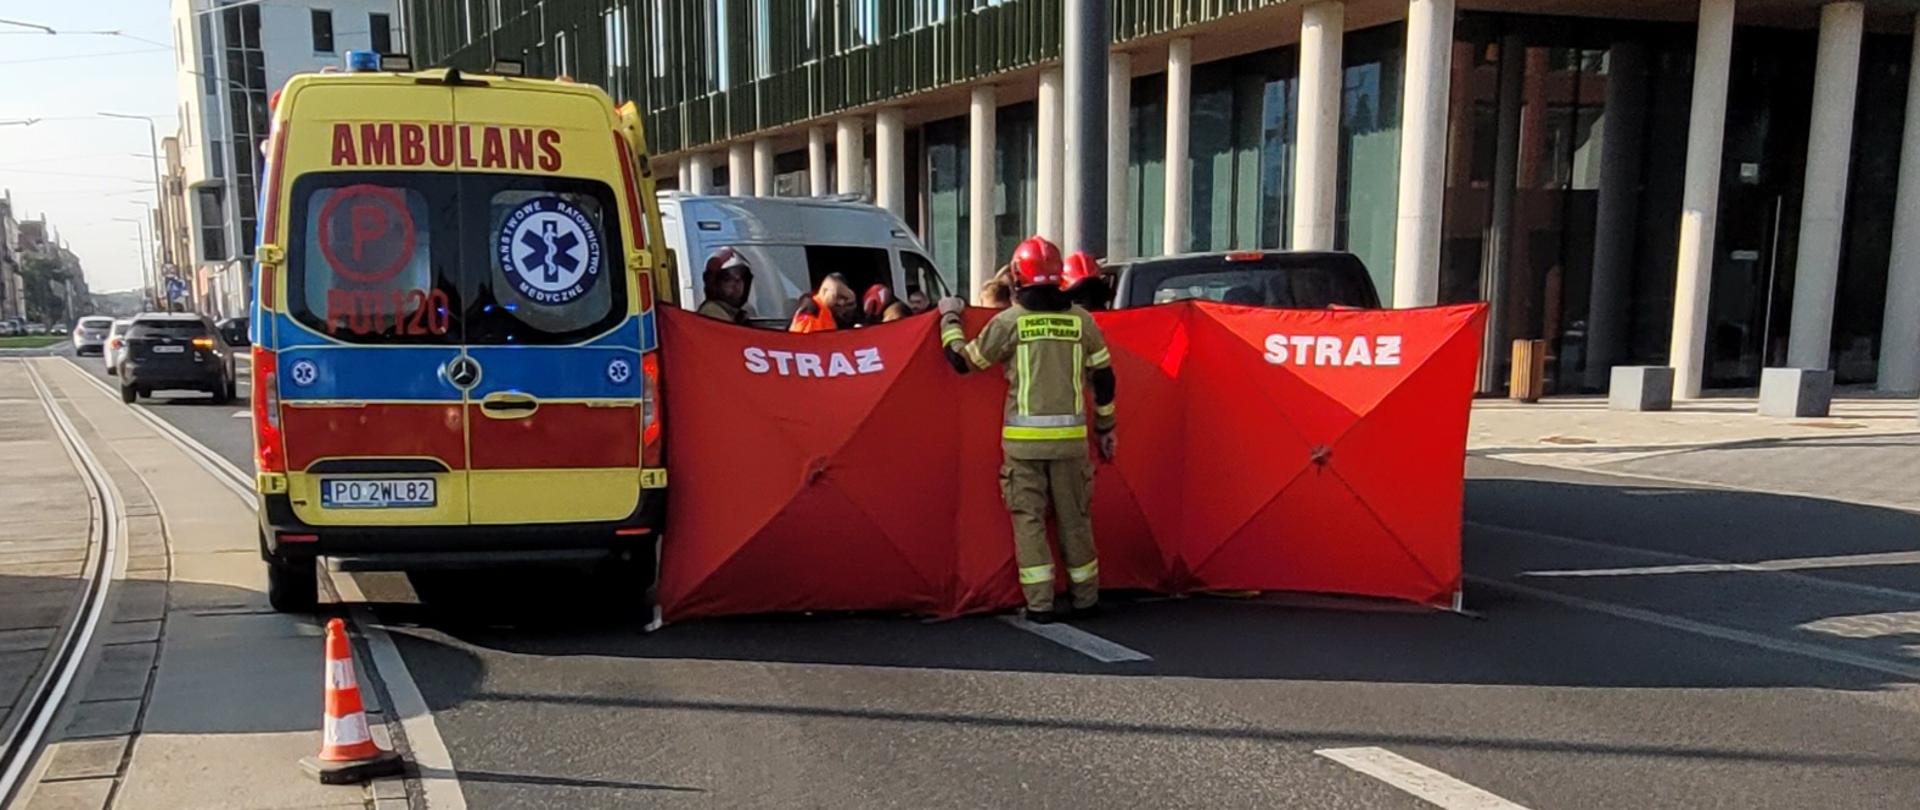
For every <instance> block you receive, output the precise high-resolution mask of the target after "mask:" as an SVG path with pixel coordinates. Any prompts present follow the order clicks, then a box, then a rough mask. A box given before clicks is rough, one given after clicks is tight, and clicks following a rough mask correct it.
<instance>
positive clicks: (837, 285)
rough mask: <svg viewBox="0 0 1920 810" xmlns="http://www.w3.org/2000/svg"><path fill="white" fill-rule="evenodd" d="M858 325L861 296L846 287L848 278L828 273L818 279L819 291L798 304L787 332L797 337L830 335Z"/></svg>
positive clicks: (848, 286)
mask: <svg viewBox="0 0 1920 810" xmlns="http://www.w3.org/2000/svg"><path fill="white" fill-rule="evenodd" d="M859 325H860V296H859V295H858V294H856V293H855V292H854V291H853V286H852V285H850V284H848V283H847V277H846V276H843V275H841V274H839V273H828V274H827V277H826V278H823V279H820V288H819V289H818V290H815V291H814V293H813V295H810V296H807V297H806V298H803V299H801V301H800V310H799V311H798V312H795V313H793V323H792V324H791V325H789V326H788V327H787V331H789V332H794V333H798V334H806V333H809V332H832V331H834V330H836V329H852V328H853V327H855V326H859Z"/></svg>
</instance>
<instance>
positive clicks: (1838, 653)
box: [1466, 575, 1920, 681]
mask: <svg viewBox="0 0 1920 810" xmlns="http://www.w3.org/2000/svg"><path fill="white" fill-rule="evenodd" d="M1466 579H1467V580H1468V581H1469V582H1472V583H1474V584H1476V585H1483V586H1486V587H1490V588H1499V589H1504V590H1507V591H1511V592H1513V593H1517V594H1521V595H1523V596H1530V597H1533V598H1535V599H1543V600H1546V601H1548V602H1558V603H1560V604H1562V605H1566V606H1567V607H1573V608H1579V609H1581V610H1590V611H1593V612H1595V613H1605V614H1607V615H1609V616H1613V617H1615V618H1620V619H1627V620H1629V621H1636V622H1641V623H1643V624H1652V625H1658V626H1660V627H1665V628H1668V629H1670V630H1679V631H1680V632H1683V633H1692V634H1694V635H1697V636H1706V637H1707V638H1714V639H1719V640H1721V641H1731V642H1734V643H1735V644H1745V645H1747V646H1750V647H1759V648H1761V649H1765V650H1772V651H1774V652H1780V653H1786V654H1788V655H1798V656H1801V657H1804V658H1812V659H1816V660H1820V661H1826V662H1828V663H1832V664H1842V665H1845V666H1850V667H1858V668H1860V669H1865V670H1871V671H1873V672H1878V673H1881V674H1883V675H1893V676H1895V677H1899V678H1906V679H1908V680H1913V681H1920V666H1916V665H1913V664H1909V663H1903V662H1900V661H1893V660H1889V659H1885V658H1877V657H1874V656H1870V655H1860V654H1858V653H1851V652H1847V651H1846V650H1840V649H1835V648H1833V647H1829V646H1826V645H1824V644H1812V643H1809V642H1804V641H1794V640H1792V639H1785V638H1778V637H1775V636H1769V635H1766V634H1764V633H1756V632H1753V631H1751V630H1739V629H1735V628H1732V627H1722V626H1720V625H1717V624H1708V623H1706V622H1702V621H1695V620H1693V619H1687V618H1682V617H1679V616H1671V615H1668V614H1665V613H1660V612H1658V611H1652V610H1645V609H1643V608H1636V607H1627V606H1625V605H1616V604H1613V603H1611V602H1600V601H1596V600H1593V599H1582V598H1580V597H1578V596H1568V595H1567V594H1563V593H1556V592H1554V591H1550V590H1547V589H1545V588H1533V587H1529V586H1526V585H1517V584H1514V583H1512V582H1506V581H1504V580H1497V579H1488V578H1487V577H1480V576H1473V575H1468V576H1467V577H1466Z"/></svg>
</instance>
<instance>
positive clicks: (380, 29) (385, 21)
mask: <svg viewBox="0 0 1920 810" xmlns="http://www.w3.org/2000/svg"><path fill="white" fill-rule="evenodd" d="M367 33H368V35H369V36H370V38H371V39H372V45H373V50H374V52H375V53H392V52H393V21H392V19H391V18H389V17H388V16H387V15H385V14H368V15H367Z"/></svg>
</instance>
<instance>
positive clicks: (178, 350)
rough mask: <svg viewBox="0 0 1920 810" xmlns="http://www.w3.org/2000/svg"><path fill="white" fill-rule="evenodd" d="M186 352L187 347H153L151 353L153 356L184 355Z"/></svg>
mask: <svg viewBox="0 0 1920 810" xmlns="http://www.w3.org/2000/svg"><path fill="white" fill-rule="evenodd" d="M186 351H187V347H185V346H155V347H153V353H154V354H185V353H186Z"/></svg>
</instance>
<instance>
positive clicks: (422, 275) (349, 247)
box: [287, 172, 460, 344]
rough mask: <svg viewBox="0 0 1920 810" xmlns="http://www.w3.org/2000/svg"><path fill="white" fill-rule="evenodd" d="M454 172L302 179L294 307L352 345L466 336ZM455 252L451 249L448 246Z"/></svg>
mask: <svg viewBox="0 0 1920 810" xmlns="http://www.w3.org/2000/svg"><path fill="white" fill-rule="evenodd" d="M454 184H455V183H454V180H453V178H452V176H451V175H432V174H397V173H373V172H353V173H337V174H316V175H308V176H306V177H302V178H300V180H299V181H298V182H296V183H295V184H294V191H293V211H292V215H293V220H292V221H293V222H294V223H296V224H297V227H295V228H293V229H292V232H291V233H290V235H289V244H288V250H287V255H288V257H289V261H288V273H287V303H288V309H289V311H290V314H292V315H293V317H294V318H295V319H297V320H299V321H300V322H301V323H302V324H305V325H306V326H307V327H308V328H310V329H313V330H315V331H317V332H320V333H321V334H324V335H326V336H328V337H331V338H333V339H335V340H339V341H343V342H347V343H378V344H396V343H397V344H443V343H454V342H458V341H459V338H460V335H459V330H458V328H457V327H458V313H459V307H458V306H457V305H458V302H459V289H460V284H459V283H458V279H457V277H455V275H454V273H455V271H454V269H453V267H454V265H455V264H456V262H455V261H454V256H452V255H448V256H441V255H440V253H441V251H439V250H436V248H437V247H438V246H440V245H441V244H443V243H444V244H448V245H452V244H456V242H455V241H454V238H453V235H452V234H453V231H452V229H453V228H454V227H455V226H456V224H457V223H456V219H457V217H456V216H455V214H454V212H453V210H452V205H453V200H454V199H455V195H454V194H453V187H454ZM445 252H446V253H449V254H451V253H453V251H450V250H449V251H445Z"/></svg>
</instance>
